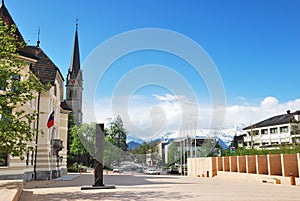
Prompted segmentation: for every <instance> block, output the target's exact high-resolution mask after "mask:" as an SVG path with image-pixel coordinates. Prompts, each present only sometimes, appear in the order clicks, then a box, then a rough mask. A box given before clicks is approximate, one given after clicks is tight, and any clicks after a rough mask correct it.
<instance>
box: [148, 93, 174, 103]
mask: <svg viewBox="0 0 300 201" xmlns="http://www.w3.org/2000/svg"><path fill="white" fill-rule="evenodd" d="M153 96H154V97H155V98H157V99H158V100H160V101H174V100H176V99H177V97H176V96H174V95H171V94H166V95H165V96H160V95H157V94H153Z"/></svg>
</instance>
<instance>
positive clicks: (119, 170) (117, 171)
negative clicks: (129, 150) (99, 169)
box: [113, 168, 123, 173]
mask: <svg viewBox="0 0 300 201" xmlns="http://www.w3.org/2000/svg"><path fill="white" fill-rule="evenodd" d="M113 172H116V173H121V172H123V169H122V168H114V169H113Z"/></svg>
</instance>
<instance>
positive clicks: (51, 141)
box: [0, 1, 70, 180]
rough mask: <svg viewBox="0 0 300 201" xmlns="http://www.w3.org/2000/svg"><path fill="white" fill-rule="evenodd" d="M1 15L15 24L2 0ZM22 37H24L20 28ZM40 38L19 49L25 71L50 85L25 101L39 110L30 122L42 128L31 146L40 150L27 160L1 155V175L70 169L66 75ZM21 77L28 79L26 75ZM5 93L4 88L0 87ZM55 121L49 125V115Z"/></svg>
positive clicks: (46, 174)
mask: <svg viewBox="0 0 300 201" xmlns="http://www.w3.org/2000/svg"><path fill="white" fill-rule="evenodd" d="M0 18H1V19H2V20H3V21H4V22H6V23H7V24H9V25H12V24H15V23H14V21H13V19H12V17H11V15H10V14H9V12H8V10H7V8H6V7H5V5H4V1H2V5H1V7H0ZM17 35H18V38H19V40H20V41H24V39H23V37H22V35H21V34H20V32H19V31H18V30H17ZM39 44H40V41H38V42H37V45H36V46H26V47H25V48H24V49H21V50H19V55H20V59H23V60H24V61H26V63H27V64H28V65H26V66H23V69H22V71H23V72H22V74H23V75H26V72H29V71H33V72H34V74H35V75H36V76H37V77H39V78H40V81H41V82H42V83H44V84H46V83H49V84H50V86H49V87H48V88H47V90H46V91H45V92H42V93H40V94H38V93H37V94H36V97H35V98H34V99H32V100H31V101H29V102H28V104H24V105H23V106H20V107H22V109H23V110H24V111H26V112H28V113H32V112H33V111H37V112H38V118H37V120H36V121H35V122H34V123H33V124H31V127H32V128H33V129H34V128H35V129H38V130H42V131H43V133H40V132H39V133H38V135H37V136H38V137H37V139H36V140H35V141H33V142H28V146H32V147H36V148H37V150H34V151H29V152H27V154H26V156H25V160H20V158H19V157H12V156H10V155H8V154H3V155H2V156H0V161H1V163H0V166H1V168H0V179H24V180H33V179H37V180H45V179H52V178H56V177H59V176H61V175H63V174H66V173H67V150H66V147H67V139H68V138H67V131H68V112H70V109H69V107H68V105H67V104H66V102H65V101H64V97H63V94H64V84H63V82H64V79H63V76H62V74H61V72H60V70H59V68H58V67H57V66H56V65H55V64H54V63H53V62H52V60H51V59H50V58H49V57H48V56H47V54H46V53H45V52H44V51H43V50H42V49H41V48H40V46H39ZM20 79H26V78H25V76H24V77H21V78H20ZM0 93H5V89H2V88H1V90H0ZM50 115H53V116H52V117H51V118H52V119H54V123H53V124H52V125H51V127H49V128H48V126H47V122H48V119H49V116H50Z"/></svg>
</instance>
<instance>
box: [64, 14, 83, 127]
mask: <svg viewBox="0 0 300 201" xmlns="http://www.w3.org/2000/svg"><path fill="white" fill-rule="evenodd" d="M82 91H83V80H82V71H81V69H80V54H79V42H78V20H77V19H76V30H75V40H74V48H73V53H72V60H71V65H70V69H69V72H68V76H67V85H66V93H67V94H66V101H67V104H68V106H69V107H70V108H72V113H73V120H74V123H75V124H76V125H80V124H81V123H82Z"/></svg>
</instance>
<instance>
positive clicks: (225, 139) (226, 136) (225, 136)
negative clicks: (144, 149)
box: [126, 125, 245, 149]
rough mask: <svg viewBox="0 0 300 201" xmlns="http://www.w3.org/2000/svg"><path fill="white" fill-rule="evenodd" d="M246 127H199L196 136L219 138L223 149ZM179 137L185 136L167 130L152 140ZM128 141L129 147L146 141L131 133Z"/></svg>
mask: <svg viewBox="0 0 300 201" xmlns="http://www.w3.org/2000/svg"><path fill="white" fill-rule="evenodd" d="M244 127H245V126H244V125H239V126H232V127H228V128H224V129H198V130H197V131H196V137H201V138H206V137H214V138H218V142H219V145H220V146H221V147H222V148H223V149H227V148H228V146H229V145H230V143H231V141H232V139H233V137H234V136H235V135H236V136H239V135H241V134H243V128H244ZM178 137H183V136H180V134H179V133H178V132H167V133H165V134H164V135H162V136H161V137H158V138H156V139H154V140H152V141H161V140H164V141H168V142H170V141H172V140H173V139H176V138H178ZM193 137H194V136H193ZM126 141H127V145H128V149H134V148H138V147H139V146H140V145H141V144H142V143H143V142H144V140H143V139H141V138H139V137H135V136H130V134H129V135H128V136H127V140H126Z"/></svg>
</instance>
